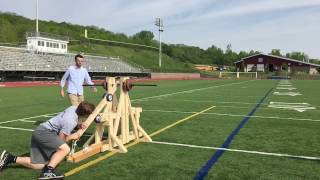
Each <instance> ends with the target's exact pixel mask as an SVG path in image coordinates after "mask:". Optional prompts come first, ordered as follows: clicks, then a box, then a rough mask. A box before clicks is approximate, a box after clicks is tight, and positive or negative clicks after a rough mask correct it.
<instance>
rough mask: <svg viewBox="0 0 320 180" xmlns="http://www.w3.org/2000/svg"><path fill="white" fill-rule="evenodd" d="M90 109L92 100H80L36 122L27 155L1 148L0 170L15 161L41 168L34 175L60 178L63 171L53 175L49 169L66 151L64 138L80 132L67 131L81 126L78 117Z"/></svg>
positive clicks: (65, 154)
mask: <svg viewBox="0 0 320 180" xmlns="http://www.w3.org/2000/svg"><path fill="white" fill-rule="evenodd" d="M94 109H95V106H94V105H93V104H91V103H89V102H87V101H84V102H81V103H80V104H79V105H78V106H70V107H69V108H67V109H66V110H65V111H63V112H61V113H59V114H58V115H57V116H55V117H53V118H51V119H50V120H48V121H47V122H44V123H42V124H40V125H39V126H38V127H37V128H36V129H35V131H33V133H32V138H31V152H30V157H17V156H14V155H12V154H10V153H9V152H7V151H5V150H4V151H3V152H2V154H1V157H0V170H2V169H3V168H4V167H6V166H7V165H9V164H14V163H16V164H19V165H22V166H25V167H28V168H32V169H42V173H41V174H40V177H39V178H38V179H59V178H63V175H56V174H55V173H54V171H53V170H54V169H55V168H56V167H57V165H58V164H59V163H60V162H61V161H62V160H63V159H64V158H65V157H66V156H67V155H68V153H69V152H70V147H69V146H68V145H67V144H66V142H68V141H70V140H78V139H79V138H80V134H78V133H77V132H75V133H73V134H71V131H72V130H73V129H74V128H75V127H77V126H78V127H79V128H81V129H83V128H85V127H84V125H83V124H81V122H79V121H78V119H79V118H81V117H85V116H89V115H90V114H91V113H92V112H93V110H94Z"/></svg>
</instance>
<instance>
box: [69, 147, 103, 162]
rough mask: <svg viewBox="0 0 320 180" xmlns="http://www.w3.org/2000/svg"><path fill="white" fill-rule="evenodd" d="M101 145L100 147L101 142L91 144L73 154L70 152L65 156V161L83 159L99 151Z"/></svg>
mask: <svg viewBox="0 0 320 180" xmlns="http://www.w3.org/2000/svg"><path fill="white" fill-rule="evenodd" d="M101 147H102V143H99V144H93V145H91V146H89V147H88V148H86V149H83V150H81V151H78V152H76V153H74V154H71V155H70V156H68V157H67V161H68V162H73V163H77V162H80V161H82V160H84V159H87V158H88V157H90V156H93V155H95V154H97V153H99V152H101Z"/></svg>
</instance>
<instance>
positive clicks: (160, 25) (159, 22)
mask: <svg viewBox="0 0 320 180" xmlns="http://www.w3.org/2000/svg"><path fill="white" fill-rule="evenodd" d="M155 25H156V26H158V28H159V68H161V55H162V52H161V50H162V47H161V32H163V21H162V19H160V18H156V22H155Z"/></svg>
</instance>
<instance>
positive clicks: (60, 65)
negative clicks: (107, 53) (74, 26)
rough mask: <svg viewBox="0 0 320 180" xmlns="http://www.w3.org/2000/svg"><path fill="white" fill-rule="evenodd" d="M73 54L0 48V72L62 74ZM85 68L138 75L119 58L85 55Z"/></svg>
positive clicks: (94, 70)
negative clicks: (47, 72)
mask: <svg viewBox="0 0 320 180" xmlns="http://www.w3.org/2000/svg"><path fill="white" fill-rule="evenodd" d="M74 56H75V54H71V53H68V54H51V53H50V54H49V53H36V52H29V51H27V50H26V49H23V48H9V47H0V71H50V72H63V71H65V70H66V69H67V68H68V67H69V66H70V65H73V64H74ZM84 67H85V68H87V70H88V71H89V72H108V73H140V72H142V69H140V68H138V67H133V66H132V65H129V64H128V63H126V62H124V61H123V60H121V59H120V58H114V57H102V56H91V55H85V65H84Z"/></svg>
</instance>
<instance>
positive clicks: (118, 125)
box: [67, 77, 152, 163]
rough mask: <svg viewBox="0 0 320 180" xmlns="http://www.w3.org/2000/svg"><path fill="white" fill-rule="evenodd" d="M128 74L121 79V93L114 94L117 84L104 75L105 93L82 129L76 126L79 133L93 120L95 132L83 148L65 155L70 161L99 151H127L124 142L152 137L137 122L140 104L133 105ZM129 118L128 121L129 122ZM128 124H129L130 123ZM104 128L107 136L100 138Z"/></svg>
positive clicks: (148, 140)
mask: <svg viewBox="0 0 320 180" xmlns="http://www.w3.org/2000/svg"><path fill="white" fill-rule="evenodd" d="M128 79H129V78H128V77H122V78H120V83H119V84H120V88H119V89H120V96H119V99H118V98H117V97H116V91H117V86H118V83H117V82H116V80H115V78H114V77H107V78H106V82H105V83H104V86H105V89H106V91H107V93H106V94H105V95H104V97H103V98H102V100H101V101H100V102H99V104H98V105H97V106H96V109H95V110H94V111H93V112H92V114H91V115H90V116H89V117H88V118H87V119H86V120H85V121H84V124H85V126H86V128H85V129H79V130H78V131H77V133H79V134H80V135H81V136H82V135H83V133H84V132H85V131H86V130H87V128H88V127H89V126H90V125H91V124H92V123H93V122H96V129H95V132H94V134H93V135H92V136H91V137H90V138H89V139H88V140H87V142H86V143H85V144H84V148H83V149H82V150H80V151H78V152H75V153H73V154H70V155H69V156H67V161H69V162H74V163H76V162H79V161H81V160H83V159H86V158H88V157H90V156H93V155H95V154H97V153H99V152H104V151H118V152H122V153H126V152H128V150H127V148H126V147H125V144H127V143H129V142H131V141H134V140H136V141H140V140H142V141H147V142H151V141H152V139H151V138H150V136H149V135H148V134H147V133H146V132H145V130H144V129H143V128H142V127H141V125H140V113H141V112H142V108H141V107H132V106H131V101H130V97H129V94H128V91H129V90H130V89H131V88H132V86H131V88H130V89H129V90H128V86H130V85H128V84H129V83H128ZM130 121H131V123H130ZM130 124H131V126H130ZM106 128H107V132H108V137H107V139H103V133H104V130H105V129H106ZM93 141H94V142H93Z"/></svg>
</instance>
